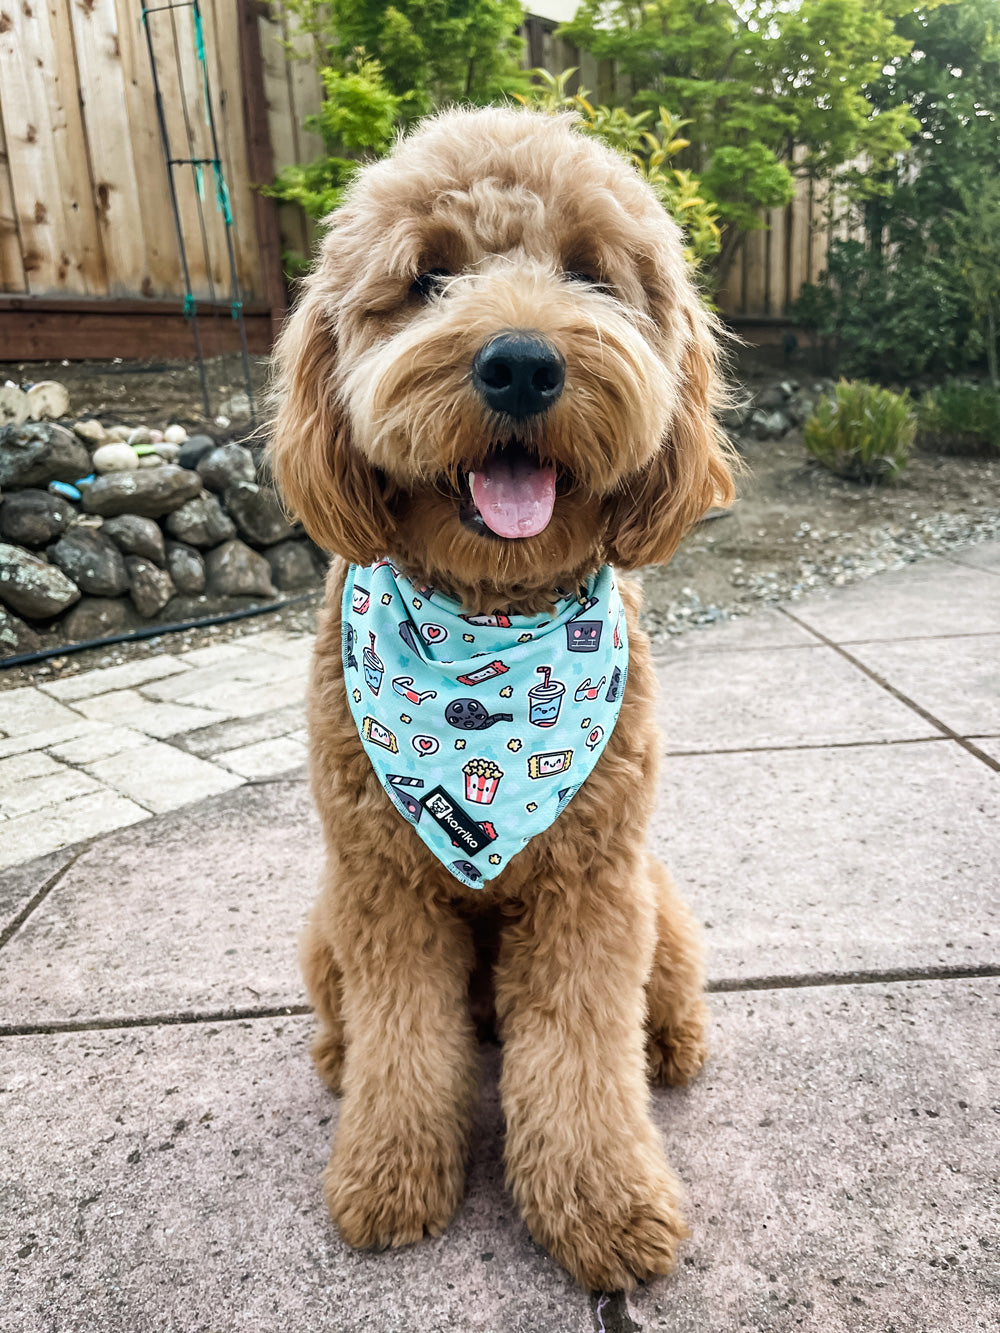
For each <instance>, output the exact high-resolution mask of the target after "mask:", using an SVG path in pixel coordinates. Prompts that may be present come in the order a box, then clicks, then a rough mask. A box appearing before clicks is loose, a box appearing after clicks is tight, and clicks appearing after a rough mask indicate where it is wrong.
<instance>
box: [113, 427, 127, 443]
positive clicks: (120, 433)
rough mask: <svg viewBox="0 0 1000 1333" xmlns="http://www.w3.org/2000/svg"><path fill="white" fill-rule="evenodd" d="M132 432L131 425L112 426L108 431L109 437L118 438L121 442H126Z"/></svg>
mask: <svg viewBox="0 0 1000 1333" xmlns="http://www.w3.org/2000/svg"><path fill="white" fill-rule="evenodd" d="M131 434H132V427H131V426H112V427H111V429H110V430H109V431H108V439H109V440H116V441H118V442H119V443H121V444H124V443H125V441H126V440H127V439H128V437H129V436H130V435H131Z"/></svg>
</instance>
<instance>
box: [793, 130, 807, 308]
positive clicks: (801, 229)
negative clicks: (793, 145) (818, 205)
mask: <svg viewBox="0 0 1000 1333" xmlns="http://www.w3.org/2000/svg"><path fill="white" fill-rule="evenodd" d="M805 154H806V149H805V148H797V149H796V151H795V157H796V159H797V160H800V159H801V158H803V157H804V156H805ZM810 221H811V210H810V208H809V186H808V182H806V181H805V180H803V178H802V177H801V176H800V177H797V178H796V190H795V198H794V199H793V200H792V203H791V217H790V219H789V228H790V239H789V245H788V300H789V301H797V300H798V298H799V293H800V292H801V290H802V284H803V283H804V282H807V281H808V280H809V223H810Z"/></svg>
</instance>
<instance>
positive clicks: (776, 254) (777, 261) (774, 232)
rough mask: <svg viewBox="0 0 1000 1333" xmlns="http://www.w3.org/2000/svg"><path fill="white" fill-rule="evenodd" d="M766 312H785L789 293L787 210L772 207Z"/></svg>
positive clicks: (770, 214) (769, 220) (768, 247)
mask: <svg viewBox="0 0 1000 1333" xmlns="http://www.w3.org/2000/svg"><path fill="white" fill-rule="evenodd" d="M767 217H768V222H769V223H770V227H769V230H768V233H767V293H766V313H767V314H769V315H781V314H784V310H785V301H786V299H787V295H788V286H787V281H786V278H787V263H786V256H785V230H786V228H785V210H784V209H783V208H772V209H771V210H770V211H769V213H768V215H767Z"/></svg>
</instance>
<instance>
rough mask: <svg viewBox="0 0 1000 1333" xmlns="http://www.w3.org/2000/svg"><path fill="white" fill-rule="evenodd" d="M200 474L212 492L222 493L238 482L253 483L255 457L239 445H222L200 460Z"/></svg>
mask: <svg viewBox="0 0 1000 1333" xmlns="http://www.w3.org/2000/svg"><path fill="white" fill-rule="evenodd" d="M198 473H199V475H200V476H201V479H202V481H203V482H204V483H205V485H206V486H207V487H208V489H209V490H210V491H219V492H220V493H221V492H222V491H224V490H225V489H226V487H227V486H233V485H235V484H236V482H238V481H251V482H252V481H253V480H254V478H255V471H254V465H253V455H252V454H251V453H250V450H249V449H244V448H243V446H242V445H239V444H222V445H220V446H219V447H218V448H217V449H212V450H211V452H209V453H207V454H205V455H204V457H203V458H200V459H199V460H198Z"/></svg>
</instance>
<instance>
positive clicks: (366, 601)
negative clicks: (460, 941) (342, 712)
mask: <svg viewBox="0 0 1000 1333" xmlns="http://www.w3.org/2000/svg"><path fill="white" fill-rule="evenodd" d="M342 623H343V655H344V680H345V686H346V689H347V698H348V703H349V706H350V710H351V715H352V717H353V718H354V723H355V725H356V727H357V729H358V735H359V736H360V738H361V744H362V745H363V747H364V749H365V752H366V754H367V756H368V759H369V761H370V762H371V765H372V768H373V769H374V770H375V774H376V776H377V777H378V780H379V782H380V783H381V784H382V786H383V787H384V788H385V790H386V792H387V794H388V796H389V797H390V799H391V800H392V802H393V804H394V805H395V806H396V809H397V810H398V811H399V812H400V814H401V815H402V816H403V817H404V818H405V819H407V820H409V822H410V823H411V824H412V825H413V826H414V829H415V831H416V833H417V834H418V836H419V837H420V838H422V839H423V841H424V843H426V845H427V846H428V847H429V848H430V850H431V851H432V852H433V853H434V855H435V856H436V857H437V858H438V860H439V861H441V862H442V863H443V864H444V865H445V866H446V867H447V869H448V870H449V871H450V872H451V874H452V875H454V877H455V878H456V879H458V880H460V881H461V882H462V883H463V884H467V885H469V886H470V887H472V888H479V887H481V886H482V884H483V882H484V881H485V880H490V879H493V878H494V877H495V876H497V875H499V874H500V872H501V870H503V868H504V866H505V865H506V864H507V863H508V861H510V859H511V857H512V856H515V855H516V854H517V853H518V852H519V851H520V850H521V848H522V847H524V846H525V845H526V844H527V843H528V842H530V840H531V839H532V838H533V837H536V836H537V835H538V834H539V833H543V832H544V831H545V830H546V829H547V828H548V827H549V826H550V825H551V824H552V823H553V821H554V820H555V819H556V818H557V816H558V815H560V814H561V813H562V811H563V810H564V809H565V808H566V806H567V805H568V803H569V802H570V801H571V800H572V798H573V796H574V795H575V794H576V792H578V791H579V789H580V787H581V786H582V784H583V783H584V782H585V781H586V780H587V778H588V777H589V775H590V774H591V772H592V771H593V769H594V765H595V764H596V763H597V761H598V759H599V758H600V756H601V754H602V752H603V750H604V747H605V745H606V744H607V743H608V739H609V737H610V736H611V733H612V731H613V730H614V727H615V723H616V722H617V720H618V714H619V711H620V709H621V704H622V697H623V695H624V692H625V677H626V674H627V671H628V637H627V633H626V628H625V612H624V609H623V607H622V602H621V597H620V595H619V592H618V586H617V580H616V578H615V574H614V571H613V570H612V568H611V566H610V565H605V566H604V567H603V569H601V570H600V571H599V572H598V573H597V574H595V575H594V576H593V578H592V579H590V580H589V581H588V582H587V584H586V585H585V586H584V587H582V588H581V589H580V591H579V593H578V594H577V595H575V596H569V597H564V598H562V600H560V601H559V602H557V603H556V605H555V606H554V607H553V609H552V610H551V612H549V613H548V614H546V615H540V616H518V615H512V614H511V615H505V614H499V613H497V614H493V615H482V616H472V615H463V614H462V608H461V606H460V604H459V603H458V602H456V601H454V600H453V599H451V598H449V597H446V596H445V595H444V594H443V593H441V592H438V591H436V590H435V589H433V588H427V587H417V586H415V585H414V584H413V583H411V582H410V580H409V579H407V578H406V577H405V576H404V575H402V574H401V573H400V572H399V571H398V570H397V569H396V568H395V567H394V566H393V565H392V564H391V563H390V562H389V561H388V560H380V561H377V562H376V563H375V564H374V565H371V566H370V567H368V568H366V569H361V568H358V567H357V566H356V565H352V566H351V568H350V570H349V571H348V576H347V581H346V584H345V587H344V601H343V622H342ZM607 816H608V818H609V819H614V818H615V817H616V812H615V811H613V810H609V811H608V812H607ZM361 834H362V836H363V830H361Z"/></svg>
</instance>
